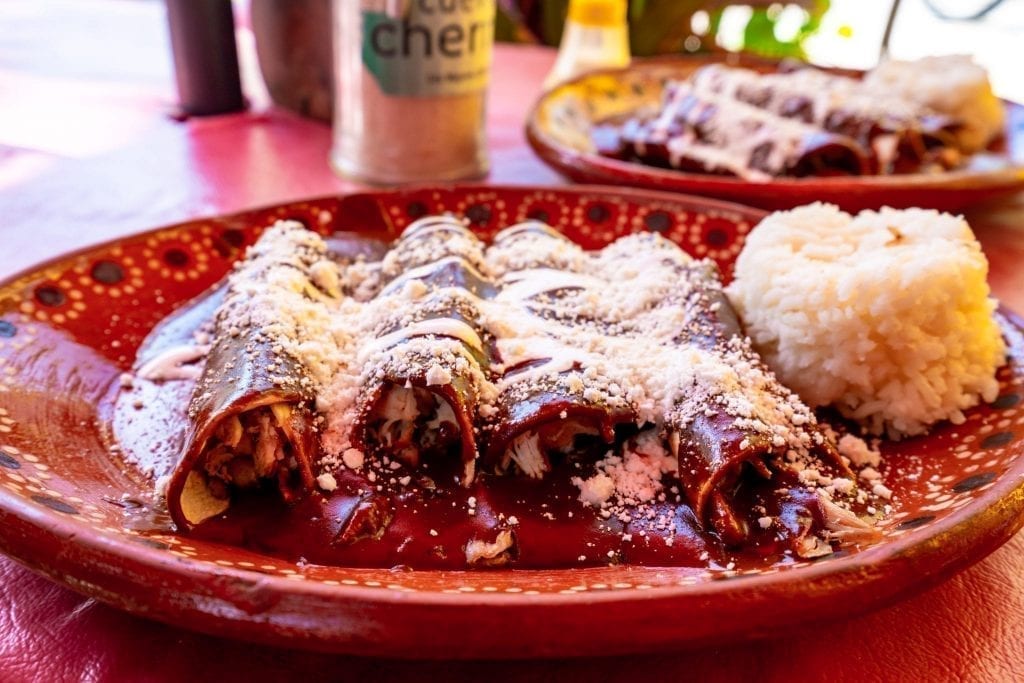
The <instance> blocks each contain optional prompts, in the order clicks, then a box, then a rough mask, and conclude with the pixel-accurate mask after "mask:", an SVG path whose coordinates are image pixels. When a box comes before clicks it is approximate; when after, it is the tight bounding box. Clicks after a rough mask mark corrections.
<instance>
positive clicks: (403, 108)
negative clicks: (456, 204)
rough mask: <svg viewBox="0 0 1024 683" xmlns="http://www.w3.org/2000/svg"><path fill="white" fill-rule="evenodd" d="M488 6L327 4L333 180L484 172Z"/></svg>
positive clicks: (460, 2)
mask: <svg viewBox="0 0 1024 683" xmlns="http://www.w3.org/2000/svg"><path fill="white" fill-rule="evenodd" d="M494 13H495V0H334V2H333V16H334V63H335V98H334V141H333V146H332V149H331V165H332V166H333V167H334V169H335V171H337V172H338V173H340V174H342V175H345V176H350V177H353V178H356V179H359V180H364V181H368V182H372V183H379V184H402V183H416V182H433V181H444V180H456V179H462V178H474V177H480V176H482V175H484V174H485V173H486V172H487V168H488V161H487V149H486V140H485V135H484V116H485V111H486V107H485V102H486V95H487V92H486V91H487V84H488V81H489V78H490V67H491V53H492V48H493V42H494Z"/></svg>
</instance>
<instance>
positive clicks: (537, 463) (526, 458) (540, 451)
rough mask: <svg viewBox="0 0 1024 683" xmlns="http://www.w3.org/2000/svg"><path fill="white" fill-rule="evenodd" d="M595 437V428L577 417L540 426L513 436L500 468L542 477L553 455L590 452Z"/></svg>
mask: <svg viewBox="0 0 1024 683" xmlns="http://www.w3.org/2000/svg"><path fill="white" fill-rule="evenodd" d="M596 436H598V431H597V430H596V429H594V428H593V427H591V426H590V425H587V424H583V423H580V422H578V421H576V420H560V421H558V422H552V423H549V424H545V425H541V426H540V427H539V428H537V429H536V430H532V431H529V432H524V433H523V434H520V435H519V436H517V437H516V438H515V439H513V441H512V443H511V444H509V447H508V450H507V451H506V452H505V455H504V457H503V458H502V460H501V463H500V464H499V466H498V470H499V472H500V473H505V472H508V471H509V469H511V468H513V467H514V468H515V469H516V470H517V471H519V472H520V473H522V474H524V475H526V476H528V477H530V478H532V479H541V478H542V477H543V476H544V475H545V474H546V473H548V472H549V471H551V461H552V456H573V455H577V454H580V453H582V452H586V451H589V450H590V449H589V448H588V446H589V445H591V444H590V442H592V441H593V437H596ZM602 450H603V449H602Z"/></svg>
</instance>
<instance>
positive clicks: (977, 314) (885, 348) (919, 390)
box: [727, 203, 1006, 438]
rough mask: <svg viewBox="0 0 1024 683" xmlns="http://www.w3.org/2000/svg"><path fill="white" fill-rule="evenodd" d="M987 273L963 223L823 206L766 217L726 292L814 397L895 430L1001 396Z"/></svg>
mask: <svg viewBox="0 0 1024 683" xmlns="http://www.w3.org/2000/svg"><path fill="white" fill-rule="evenodd" d="M987 274H988V262H987V261H986V259H985V255H984V254H983V253H982V251H981V246H980V245H979V244H978V242H977V240H976V239H975V238H974V234H973V233H972V232H971V229H970V227H969V226H968V225H967V222H966V221H964V220H963V218H960V217H956V216H951V215H949V214H945V213H939V212H937V211H931V210H924V209H906V210H895V209H890V208H883V209H882V210H881V211H877V212H876V211H864V212H862V213H860V214H859V215H857V216H856V217H854V216H851V215H850V214H848V213H845V212H843V211H840V210H839V208H838V207H836V206H833V205H831V204H820V203H818V204H811V205H809V206H802V207H799V208H796V209H793V210H791V211H783V212H777V213H773V214H772V215H770V216H768V217H767V218H765V219H764V220H763V221H762V222H761V223H760V225H758V226H757V227H756V228H755V229H754V230H753V231H752V232H751V234H750V236H749V238H748V240H747V244H746V246H745V247H744V249H743V252H742V253H741V254H740V256H739V259H738V260H737V262H736V270H735V280H734V281H733V283H732V284H731V285H730V286H729V287H728V289H727V293H728V295H729V298H730V299H731V300H732V303H733V305H734V306H735V307H736V309H737V311H738V312H739V314H740V316H741V318H742V320H743V322H744V324H745V326H746V331H747V334H749V335H750V337H751V339H752V340H753V342H754V345H755V347H756V348H757V350H758V351H759V352H760V353H761V355H762V356H763V357H764V359H765V361H766V362H767V363H768V364H769V365H770V366H771V368H772V369H773V370H774V371H775V372H776V374H777V375H778V376H779V379H781V380H782V381H783V382H784V383H785V384H786V385H787V386H789V387H790V388H791V389H793V390H794V391H796V392H797V393H798V394H799V395H800V396H801V397H802V398H803V399H804V400H805V401H806V402H807V403H809V404H810V405H812V406H823V405H829V404H833V405H835V406H836V408H837V409H838V410H839V411H840V412H841V413H842V414H843V415H844V416H846V417H848V418H851V419H854V420H856V421H858V422H860V423H861V424H862V425H863V427H864V428H865V429H866V430H867V431H869V432H871V433H873V434H882V433H885V434H888V436H890V437H891V438H900V437H903V436H911V435H914V434H920V433H922V432H924V431H926V430H927V429H928V427H929V426H930V425H932V424H933V423H935V422H938V421H940V420H947V419H948V420H951V421H953V422H954V423H957V424H959V423H960V422H962V421H963V419H964V416H963V412H962V411H964V410H966V409H968V408H970V407H972V406H974V405H976V404H977V403H978V402H979V400H985V401H992V400H994V399H995V398H996V395H997V394H998V391H999V385H998V383H997V381H996V379H995V373H996V370H997V369H998V368H999V367H1000V366H1001V365H1002V364H1003V362H1004V359H1005V351H1006V349H1005V345H1004V343H1003V339H1002V336H1001V334H1000V331H999V327H998V325H997V323H996V321H995V319H994V317H993V314H994V312H995V309H996V301H995V300H994V299H992V298H991V297H990V296H989V293H990V292H989V287H988V283H987V282H986V276H987Z"/></svg>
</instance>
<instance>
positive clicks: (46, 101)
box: [0, 0, 1024, 681]
mask: <svg viewBox="0 0 1024 683" xmlns="http://www.w3.org/2000/svg"><path fill="white" fill-rule="evenodd" d="M0 27H3V28H2V30H0V226H2V227H0V276H6V275H8V274H10V273H13V272H14V271H16V270H19V269H21V268H24V267H27V266H30V265H32V264H33V263H35V262H38V261H40V260H42V259H45V258H47V257H50V256H53V255H55V254H57V253H60V252H65V251H68V250H71V249H74V248H77V247H80V246H84V245H87V244H92V243H96V242H100V241H103V240H107V239H110V238H113V237H117V236H119V235H124V234H127V233H130V232H134V231H138V230H142V229H146V228H151V227H155V226H158V225H161V224H165V223H171V222H175V221H180V220H185V219H189V218H193V217H197V216H201V215H209V214H214V213H221V212H229V211H235V210H239V209H244V208H251V207H254V206H258V205H265V204H272V203H276V202H284V201H288V200H293V199H298V198H301V197H306V196H312V195H319V194H328V193H334V192H346V191H350V190H354V189H357V187H358V186H357V185H355V184H353V183H349V182H345V181H342V180H340V179H338V178H337V177H335V176H334V175H332V173H331V172H330V170H329V169H328V167H327V150H328V146H329V142H330V130H329V128H328V126H326V125H324V124H321V123H316V122H312V121H308V120H305V119H302V118H299V117H297V116H295V115H292V114H289V113H287V112H282V111H279V110H275V109H273V108H269V107H267V106H266V103H265V101H263V100H262V98H261V95H260V94H259V92H258V90H259V86H258V84H254V82H253V76H254V59H253V56H252V53H251V49H252V45H251V39H250V38H249V36H248V35H247V34H246V32H245V30H244V28H243V31H242V33H241V35H240V40H241V42H240V51H241V53H242V64H243V76H244V80H245V81H246V85H247V92H248V93H249V95H250V97H251V98H252V100H253V104H254V107H253V109H251V110H250V111H249V112H246V113H243V114H236V115H230V116H222V117H213V118H206V119H191V120H187V121H184V122H182V121H177V120H174V119H173V118H171V117H170V116H169V115H168V114H169V112H170V111H171V109H172V105H173V103H174V101H175V95H174V90H173V75H172V73H171V66H170V58H169V48H168V46H167V37H166V27H165V24H164V16H163V7H162V5H161V4H160V3H154V2H148V3H139V2H127V1H126V0H75V1H64V2H61V1H54V0H45V1H27V0H5V2H4V3H2V4H0ZM553 59H554V53H553V51H551V50H548V49H545V48H537V47H517V46H501V47H499V48H498V49H497V51H496V59H495V68H494V75H493V80H492V83H493V85H492V88H491V94H490V105H489V106H490V109H489V120H488V134H489V145H490V151H491V158H492V164H493V168H494V170H493V172H492V174H491V176H490V177H489V179H488V180H489V181H490V182H493V183H520V184H545V183H562V182H564V181H563V180H562V179H561V178H560V177H559V176H557V175H556V174H555V173H554V172H553V171H551V170H549V169H548V168H547V167H545V166H544V165H542V164H541V163H540V162H539V161H538V160H537V159H536V158H535V157H534V156H533V154H532V153H531V152H530V150H529V148H528V147H527V145H526V142H525V140H524V138H523V134H522V122H523V119H524V116H525V114H526V110H527V108H528V107H529V105H530V103H531V102H532V101H533V99H534V97H535V96H536V94H537V91H538V87H539V84H540V82H541V80H542V79H543V77H544V75H545V74H546V72H547V70H548V69H549V68H550V66H551V63H552V61H553ZM1020 134H1021V135H1024V131H1020ZM968 219H969V220H970V222H971V225H972V226H973V227H974V229H975V231H976V232H977V234H978V237H979V238H980V239H981V241H982V243H983V245H984V247H985V250H986V252H987V253H988V256H989V259H990V261H991V264H992V272H991V281H992V285H993V288H994V289H995V292H996V294H997V295H998V296H999V297H1000V298H1001V299H1002V300H1003V301H1004V302H1005V303H1006V304H1007V305H1008V306H1010V307H1011V308H1013V309H1015V310H1017V311H1024V197H1022V196H1018V197H1016V198H1013V199H1010V200H1007V201H1003V202H1001V203H999V204H993V205H989V206H985V207H978V208H976V209H974V210H972V211H970V212H969V213H968ZM0 585H2V586H3V590H0V679H2V680H4V681H21V680H47V681H50V680H187V679H197V680H200V679H210V680H224V681H229V680H264V679H266V680H271V679H276V678H282V677H285V676H287V677H289V678H296V679H298V678H302V677H308V678H329V679H343V678H344V679H348V678H352V679H357V678H368V677H372V678H373V679H374V680H404V679H410V678H419V677H430V678H442V677H443V678H444V680H479V679H495V680H505V679H513V678H523V677H528V678H530V679H531V680H560V681H564V680H577V679H578V680H616V679H626V680H639V679H643V680H654V681H657V680H680V679H698V680H704V679H709V680H730V679H758V680H764V681H775V680H780V681H781V680H791V679H794V678H796V679H807V678H821V679H829V680H834V681H840V680H849V681H874V680H879V681H881V680H893V679H906V680H927V681H940V680H964V679H967V680H1010V679H1012V678H1015V677H1020V676H1021V675H1024V534H1020V535H1018V536H1017V537H1016V538H1014V539H1013V540H1012V541H1011V542H1010V543H1009V544H1008V545H1006V546H1005V547H1003V548H1001V549H999V550H997V551H996V552H995V553H994V554H993V555H991V556H990V557H989V558H987V559H985V560H984V561H982V562H981V563H980V564H978V565H977V566H975V567H973V568H972V569H970V570H968V571H966V572H964V573H963V574H961V575H959V576H957V577H956V578H954V579H952V580H951V581H949V582H947V583H945V584H943V585H941V586H939V587H937V588H934V589H931V590H929V591H927V592H925V593H923V594H921V595H918V596H916V597H913V598H911V599H909V600H907V601H905V602H902V603H899V604H897V605H893V606H891V607H889V608H887V609H885V610H882V611H879V612H876V613H874V614H871V615H868V616H865V617H860V618H856V619H844V617H843V610H844V608H845V606H844V605H836V606H835V610H834V611H833V612H832V613H830V614H825V615H822V617H823V619H826V620H828V622H827V623H824V624H821V625H816V626H809V627H805V628H801V629H799V630H796V631H793V632H787V633H785V634H780V635H779V637H778V638H777V639H773V640H767V641H760V642H754V643H745V644H738V645H730V646H723V647H717V648H711V649H706V650H702V651H693V652H674V653H657V654H648V655H638V656H634V657H618V658H609V659H602V660H587V661H577V660H559V661H548V662H502V663H487V662H476V663H474V662H468V663H460V662H426V663H425V662H401V661H383V660H373V659H365V658H357V657H337V656H329V655H321V654H309V653H302V652H295V651H289V650H286V649H272V648H264V647H259V648H257V647H254V646H251V645H247V644H245V643H237V642H231V641H226V640H219V639H216V638H211V637H208V636H201V635H197V634H193V633H190V632H186V631H182V630H179V629H176V628H173V627H170V626H165V625H162V624H158V623H153V622H149V621H146V620H145V619H141V618H138V617H134V616H130V615H128V614H124V613H121V612H118V611H116V610H114V609H111V608H109V607H106V606H105V605H102V604H100V603H97V602H95V601H93V600H90V599H86V598H83V597H81V596H79V595H77V594H75V593H73V592H71V591H69V590H66V589H64V588H61V587H58V586H56V585H53V584H51V583H49V582H48V581H46V580H45V579H42V578H39V577H37V576H35V575H33V574H32V573H30V572H28V571H27V570H25V569H23V568H22V567H20V566H19V565H18V564H17V563H15V562H14V561H12V560H9V559H6V558H0ZM679 618H680V619H685V618H686V615H684V614H681V615H679ZM438 627H439V628H443V627H444V626H443V624H439V625H438ZM608 627H609V628H614V627H615V626H614V614H610V615H609V624H608Z"/></svg>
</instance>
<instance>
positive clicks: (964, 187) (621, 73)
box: [526, 55, 1024, 211]
mask: <svg viewBox="0 0 1024 683" xmlns="http://www.w3.org/2000/svg"><path fill="white" fill-rule="evenodd" d="M710 59H711V58H708V57H673V58H669V59H665V58H658V59H653V60H642V61H638V62H635V63H634V64H633V65H632V66H630V67H628V68H626V69H620V70H606V71H596V72H593V73H591V74H587V75H584V76H582V77H580V78H577V79H575V80H572V81H570V82H568V83H565V84H563V85H561V86H558V87H557V88H555V89H553V90H551V91H549V92H547V93H545V94H544V95H542V96H541V98H540V100H538V102H537V104H535V105H534V108H533V110H532V111H531V112H530V115H529V116H528V118H527V122H526V136H527V139H528V140H529V142H530V145H531V146H532V147H533V149H534V151H535V152H536V153H537V154H538V155H539V156H540V158H541V159H542V160H543V161H544V162H545V163H547V164H548V165H550V166H552V167H553V168H555V169H556V170H558V171H559V172H561V173H563V174H564V175H566V176H568V177H569V178H571V179H572V180H575V181H577V182H586V183H608V184H615V185H631V186H634V187H643V188H649V189H652V190H672V191H675V192H687V193H690V194H699V195H704V196H708V197H718V198H721V199H729V200H733V201H742V202H744V203H746V204H752V205H754V206H760V207H763V208H766V209H786V208H791V207H794V206H799V205H801V204H809V203H811V202H814V201H826V202H832V203H834V204H838V205H839V206H841V207H842V208H844V209H846V210H848V211H857V210H860V209H865V208H878V207H880V206H885V205H888V206H894V207H908V206H924V207H930V208H936V209H941V210H945V211H958V210H960V209H962V208H964V207H965V206H968V205H970V204H974V203H977V202H980V201H983V200H987V199H992V198H994V197H999V196H1003V195H1007V194H1010V193H1013V192H1017V191H1019V190H1021V189H1024V135H1022V131H1024V106H1021V105H1019V104H1013V103H1005V104H1006V107H1007V114H1008V116H1007V131H1006V140H1005V141H1004V142H1002V143H999V145H998V147H999V148H998V149H996V150H993V151H991V152H985V153H983V154H979V155H975V157H974V158H973V159H972V161H971V162H970V164H969V165H968V167H967V168H965V169H961V170H957V171H951V172H948V173H936V174H907V175H899V176H863V177H859V178H849V177H846V178H838V177H837V178H775V179H772V180H769V181H764V182H753V181H748V180H742V179H739V178H729V177H723V176H713V175H705V174H700V173H683V172H681V171H674V170H666V169H660V168H655V167H652V166H645V165H643V164H639V163H632V162H628V161H619V160H616V159H610V158H607V157H603V156H600V155H599V154H597V153H596V152H594V151H593V145H592V143H591V141H590V128H591V126H592V125H593V124H594V123H595V122H600V121H606V120H608V119H613V118H618V117H621V116H624V115H626V114H628V113H631V112H634V111H637V110H638V109H641V108H644V107H652V106H656V105H657V104H658V102H660V100H661V91H662V88H663V87H664V84H665V81H666V80H670V79H679V78H685V77H687V76H688V75H689V74H690V73H691V72H693V70H694V69H696V68H698V67H700V66H702V65H704V64H707V63H708V62H709V61H710ZM730 59H731V60H732V61H735V62H736V63H737V65H741V66H750V67H753V68H765V66H766V63H765V62H764V61H763V60H753V59H751V58H741V57H739V56H736V55H733V56H731V58H730ZM730 63H731V62H730ZM845 73H850V72H845Z"/></svg>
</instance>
